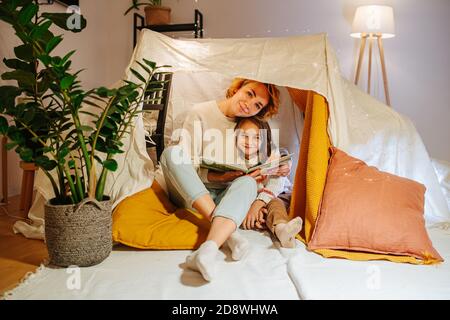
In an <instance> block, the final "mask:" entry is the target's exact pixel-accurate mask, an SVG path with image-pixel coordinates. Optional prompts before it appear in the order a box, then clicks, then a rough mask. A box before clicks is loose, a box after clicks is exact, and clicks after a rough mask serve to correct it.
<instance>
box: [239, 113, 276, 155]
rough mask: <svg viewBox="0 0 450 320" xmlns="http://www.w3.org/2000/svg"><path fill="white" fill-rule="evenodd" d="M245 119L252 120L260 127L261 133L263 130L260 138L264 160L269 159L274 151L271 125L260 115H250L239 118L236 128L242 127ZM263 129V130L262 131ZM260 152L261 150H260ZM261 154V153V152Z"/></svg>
mask: <svg viewBox="0 0 450 320" xmlns="http://www.w3.org/2000/svg"><path fill="white" fill-rule="evenodd" d="M245 121H250V122H252V123H253V124H255V125H256V126H257V127H258V129H259V130H260V133H261V132H262V133H263V135H262V136H261V135H260V139H261V140H262V144H261V146H262V149H263V151H264V152H263V153H264V154H263V155H262V156H264V158H263V159H264V161H265V160H267V158H269V157H270V155H271V153H272V131H271V129H270V125H269V123H268V122H267V121H265V120H263V119H261V118H259V117H256V116H254V117H249V118H237V123H236V126H235V127H234V130H235V131H236V130H238V129H240V128H241V126H242V124H243V123H244V122H245ZM261 130H262V131H261ZM258 152H259V150H258ZM260 156H261V154H260Z"/></svg>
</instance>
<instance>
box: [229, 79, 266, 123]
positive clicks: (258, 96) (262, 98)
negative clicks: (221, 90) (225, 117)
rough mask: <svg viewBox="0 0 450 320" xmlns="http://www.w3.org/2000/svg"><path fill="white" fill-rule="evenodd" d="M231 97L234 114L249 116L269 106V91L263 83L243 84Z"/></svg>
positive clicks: (243, 116) (242, 116)
mask: <svg viewBox="0 0 450 320" xmlns="http://www.w3.org/2000/svg"><path fill="white" fill-rule="evenodd" d="M230 99H231V108H232V113H233V114H234V116H235V117H241V118H248V117H252V116H254V115H256V114H258V112H260V111H261V110H262V109H263V108H265V107H266V106H267V104H268V103H269V93H268V92H267V88H266V86H265V85H263V84H262V83H259V82H250V83H247V84H246V85H245V86H242V87H241V88H240V89H239V90H238V91H237V92H236V93H235V94H234V96H232V97H231V98H230Z"/></svg>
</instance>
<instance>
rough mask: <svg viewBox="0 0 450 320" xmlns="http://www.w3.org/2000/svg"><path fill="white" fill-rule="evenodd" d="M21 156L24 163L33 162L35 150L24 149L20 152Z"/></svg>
mask: <svg viewBox="0 0 450 320" xmlns="http://www.w3.org/2000/svg"><path fill="white" fill-rule="evenodd" d="M19 155H20V158H21V159H22V160H23V161H26V162H32V161H33V150H31V149H30V148H22V150H20V152H19Z"/></svg>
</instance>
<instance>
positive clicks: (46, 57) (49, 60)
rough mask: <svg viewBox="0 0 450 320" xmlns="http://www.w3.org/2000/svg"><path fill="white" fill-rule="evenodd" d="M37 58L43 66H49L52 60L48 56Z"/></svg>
mask: <svg viewBox="0 0 450 320" xmlns="http://www.w3.org/2000/svg"><path fill="white" fill-rule="evenodd" d="M37 58H38V59H39V60H40V61H42V63H43V64H44V65H45V66H48V65H50V63H51V62H52V59H51V58H50V56H48V55H40V56H38V57H37Z"/></svg>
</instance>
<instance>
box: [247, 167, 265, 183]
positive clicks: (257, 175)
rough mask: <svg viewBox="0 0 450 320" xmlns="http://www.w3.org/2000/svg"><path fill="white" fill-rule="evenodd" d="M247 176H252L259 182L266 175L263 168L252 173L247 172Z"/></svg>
mask: <svg viewBox="0 0 450 320" xmlns="http://www.w3.org/2000/svg"><path fill="white" fill-rule="evenodd" d="M247 176H249V177H252V178H253V179H255V180H256V182H257V183H260V182H262V181H263V180H264V179H265V178H266V176H265V175H262V174H261V170H260V169H258V170H255V171H253V172H252V173H249V174H247Z"/></svg>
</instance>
